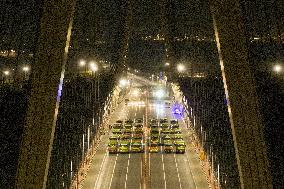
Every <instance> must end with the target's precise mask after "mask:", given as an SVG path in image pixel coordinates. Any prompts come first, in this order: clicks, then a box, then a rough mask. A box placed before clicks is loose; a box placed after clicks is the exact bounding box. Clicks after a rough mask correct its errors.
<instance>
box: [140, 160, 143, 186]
mask: <svg viewBox="0 0 284 189" xmlns="http://www.w3.org/2000/svg"><path fill="white" fill-rule="evenodd" d="M142 160H143V157H142V158H141V161H140V166H141V169H140V170H141V175H140V189H141V188H142V184H141V183H142V182H143V170H142V166H143V161H142Z"/></svg>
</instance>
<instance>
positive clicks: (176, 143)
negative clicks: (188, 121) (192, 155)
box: [174, 138, 185, 145]
mask: <svg viewBox="0 0 284 189" xmlns="http://www.w3.org/2000/svg"><path fill="white" fill-rule="evenodd" d="M174 144H175V145H182V144H184V145H185V142H184V140H183V139H181V138H179V139H174Z"/></svg>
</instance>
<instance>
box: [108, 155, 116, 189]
mask: <svg viewBox="0 0 284 189" xmlns="http://www.w3.org/2000/svg"><path fill="white" fill-rule="evenodd" d="M117 158H118V154H116V158H115V162H114V166H113V169H112V174H111V179H110V183H109V187H108V188H109V189H110V188H111V184H112V179H113V175H114V170H115V167H116V161H117Z"/></svg>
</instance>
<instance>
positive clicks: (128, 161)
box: [124, 154, 130, 189]
mask: <svg viewBox="0 0 284 189" xmlns="http://www.w3.org/2000/svg"><path fill="white" fill-rule="evenodd" d="M129 162H130V154H129V155H128V160H127V167H126V174H125V182H124V188H125V189H126V184H127V175H128V167H129Z"/></svg>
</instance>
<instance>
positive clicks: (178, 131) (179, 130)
mask: <svg viewBox="0 0 284 189" xmlns="http://www.w3.org/2000/svg"><path fill="white" fill-rule="evenodd" d="M173 132H174V133H175V134H181V129H173Z"/></svg>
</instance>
